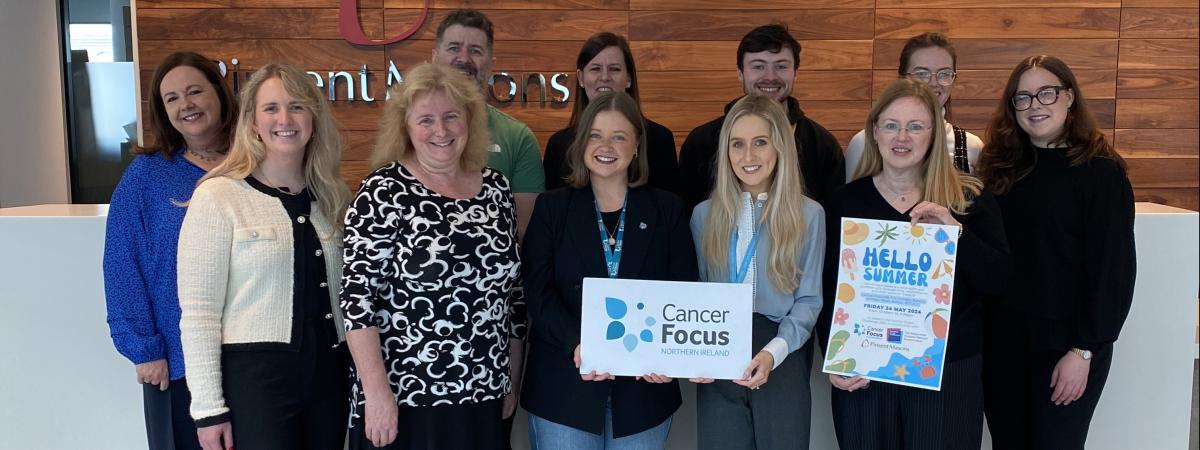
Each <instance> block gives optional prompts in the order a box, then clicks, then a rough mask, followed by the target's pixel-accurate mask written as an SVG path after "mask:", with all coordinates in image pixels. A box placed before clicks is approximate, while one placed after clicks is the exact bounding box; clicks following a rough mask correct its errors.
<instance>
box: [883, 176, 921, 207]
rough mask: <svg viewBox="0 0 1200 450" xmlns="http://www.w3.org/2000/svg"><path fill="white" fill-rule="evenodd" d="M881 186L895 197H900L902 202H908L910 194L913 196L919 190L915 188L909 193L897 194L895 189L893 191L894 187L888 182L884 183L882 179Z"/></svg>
mask: <svg viewBox="0 0 1200 450" xmlns="http://www.w3.org/2000/svg"><path fill="white" fill-rule="evenodd" d="M879 185H880V186H882V187H883V188H884V189H887V190H888V191H889V192H891V193H892V194H893V195H895V196H897V197H900V201H901V202H907V201H908V194H912V193H913V192H915V191H916V190H917V188H916V187H915V186H914V187H913V188H912V189H909V190H908V191H907V192H897V191H896V190H895V189H892V187H891V186H889V185H888V184H887V182H885V181H883V179H882V178H881V179H880V180H879Z"/></svg>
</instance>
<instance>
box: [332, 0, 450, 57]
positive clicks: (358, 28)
mask: <svg viewBox="0 0 1200 450" xmlns="http://www.w3.org/2000/svg"><path fill="white" fill-rule="evenodd" d="M428 17H429V0H424V1H423V2H421V16H420V17H418V18H417V20H416V21H415V22H413V24H412V26H410V27H408V29H407V30H404V31H403V32H401V33H400V34H397V35H395V36H392V37H390V38H387V39H371V38H369V37H367V34H366V33H364V32H363V28H362V22H361V21H359V20H358V0H341V5H340V6H339V7H338V31H340V32H341V33H342V37H343V38H346V42H349V43H351V44H354V45H372V46H373V45H388V44H394V43H397V42H400V41H403V40H405V39H408V37H409V36H412V35H413V34H416V32H417V30H419V29H421V25H423V24H424V23H425V19H427V18H428Z"/></svg>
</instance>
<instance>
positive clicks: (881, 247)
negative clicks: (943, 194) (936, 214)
mask: <svg viewBox="0 0 1200 450" xmlns="http://www.w3.org/2000/svg"><path fill="white" fill-rule="evenodd" d="M841 235H842V239H841V248H840V252H839V256H838V278H837V285H836V287H834V289H836V291H835V293H834V298H835V300H834V302H833V306H832V307H833V323H832V325H831V327H830V331H829V342H828V343H827V345H826V347H825V348H826V352H825V361H824V363H823V364H822V365H823V366H824V371H825V372H826V373H831V374H836V375H845V376H854V375H861V376H862V377H863V378H867V379H870V380H874V381H881V382H885V383H894V384H901V385H905V386H912V387H918V388H923V389H932V390H941V386H942V364H943V363H944V361H945V355H946V335H947V333H948V331H949V330H950V311H951V307H950V306H951V304H952V302H953V300H954V292H952V289H953V287H954V268H955V266H954V261H955V257H956V254H957V247H958V227H957V226H950V225H934V224H917V225H912V224H909V223H908V222H894V221H888V220H871V219H856V218H843V219H842V233H841Z"/></svg>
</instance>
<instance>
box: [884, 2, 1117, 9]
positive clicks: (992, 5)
mask: <svg viewBox="0 0 1200 450" xmlns="http://www.w3.org/2000/svg"><path fill="white" fill-rule="evenodd" d="M1126 3H1128V2H1126ZM1046 5H1047V2H1046V1H1045V0H1005V1H996V0H878V1H876V2H875V7H876V8H888V9H895V8H912V9H919V8H920V9H970V8H989V9H1001V8H1007V9H1015V8H1025V9H1029V8H1034V9H1038V8H1045V7H1046ZM1053 5H1054V7H1056V8H1120V7H1121V1H1120V0H1055V1H1054V2H1053Z"/></svg>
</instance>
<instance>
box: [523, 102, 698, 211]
mask: <svg viewBox="0 0 1200 450" xmlns="http://www.w3.org/2000/svg"><path fill="white" fill-rule="evenodd" d="M574 141H575V129H574V128H563V129H561V130H558V131H557V132H555V133H554V134H553V135H551V136H550V140H548V141H546V154H545V155H543V156H542V168H543V170H545V171H546V190H547V191H549V190H551V189H557V188H560V187H563V186H566V185H567V182H566V178H567V175H568V174H570V168H568V167H567V149H568V148H570V147H571V143H572V142H574ZM646 145H648V146H650V148H649V149H648V150H646V152H645V153H644V154H643V155H644V156H645V157H646V158H650V159H649V161H647V162H646V163H647V164H649V165H650V180H649V182H648V183H647V184H649V185H651V186H654V187H656V188H659V189H662V190H665V191H670V192H674V193H676V194H678V193H679V191H680V190H681V186H680V184H679V161H678V160H677V159H676V158H675V135H674V134H673V133H671V130H670V129H668V128H667V127H664V126H662V125H659V124H658V122H655V121H653V120H650V119H646Z"/></svg>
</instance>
